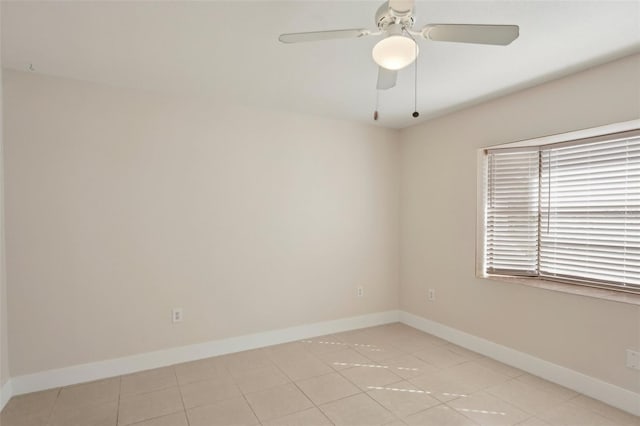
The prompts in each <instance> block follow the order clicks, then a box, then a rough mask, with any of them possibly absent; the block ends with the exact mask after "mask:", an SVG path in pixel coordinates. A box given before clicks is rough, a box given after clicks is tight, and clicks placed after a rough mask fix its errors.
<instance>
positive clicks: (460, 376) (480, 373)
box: [443, 361, 510, 393]
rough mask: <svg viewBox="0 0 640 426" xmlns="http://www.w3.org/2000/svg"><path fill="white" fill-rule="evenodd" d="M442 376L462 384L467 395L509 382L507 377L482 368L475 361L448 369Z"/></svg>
mask: <svg viewBox="0 0 640 426" xmlns="http://www.w3.org/2000/svg"><path fill="white" fill-rule="evenodd" d="M443 374H445V375H447V376H449V377H451V379H452V380H454V381H457V382H459V383H464V385H465V386H464V390H465V392H467V393H472V392H476V391H479V390H481V389H485V388H488V387H490V386H495V385H498V384H500V383H505V382H507V381H509V380H510V377H509V376H505V375H504V374H501V373H498V372H496V371H494V370H491V369H489V368H487V367H484V366H482V365H481V364H479V363H477V362H475V361H470V362H465V363H462V364H458V365H454V366H453V367H449V368H447V369H446V370H444V371H443Z"/></svg>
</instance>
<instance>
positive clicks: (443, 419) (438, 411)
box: [404, 405, 477, 426]
mask: <svg viewBox="0 0 640 426" xmlns="http://www.w3.org/2000/svg"><path fill="white" fill-rule="evenodd" d="M404 421H405V423H406V424H408V425H409V426H476V425H477V423H476V422H474V421H472V420H471V419H469V418H468V417H465V416H463V415H462V414H459V413H457V412H456V411H455V410H454V409H453V408H450V407H447V406H446V405H438V406H436V407H433V408H429V409H428V410H426V411H421V412H419V413H417V414H413V415H411V416H409V417H407V418H405V419H404Z"/></svg>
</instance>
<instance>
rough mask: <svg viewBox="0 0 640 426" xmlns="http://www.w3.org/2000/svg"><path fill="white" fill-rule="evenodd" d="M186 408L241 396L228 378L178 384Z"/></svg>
mask: <svg viewBox="0 0 640 426" xmlns="http://www.w3.org/2000/svg"><path fill="white" fill-rule="evenodd" d="M180 392H181V393H182V400H183V401H184V406H185V407H186V408H194V407H197V406H199V405H207V404H213V403H215V402H218V401H222V400H225V399H232V398H237V397H239V396H242V393H241V392H240V389H238V386H236V384H235V383H233V382H231V381H228V380H215V379H214V380H205V381H199V382H193V383H189V384H186V385H183V386H180Z"/></svg>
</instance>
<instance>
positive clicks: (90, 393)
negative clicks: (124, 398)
mask: <svg viewBox="0 0 640 426" xmlns="http://www.w3.org/2000/svg"><path fill="white" fill-rule="evenodd" d="M119 393H120V377H114V378H112V379H105V380H98V381H95V382H89V383H81V384H78V385H73V386H67V387H64V388H62V389H61V390H60V395H59V396H58V400H57V401H56V408H64V409H69V408H79V407H82V406H84V405H89V404H101V403H105V402H110V401H117V400H118V396H119Z"/></svg>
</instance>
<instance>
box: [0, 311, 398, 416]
mask: <svg viewBox="0 0 640 426" xmlns="http://www.w3.org/2000/svg"><path fill="white" fill-rule="evenodd" d="M398 321H400V311H387V312H379V313H374V314H368V315H362V316H358V317H350V318H343V319H338V320H333V321H323V322H318V323H314V324H305V325H300V326H296V327H290V328H284V329H280V330H272V331H266V332H262V333H255V334H248V335H245V336H238V337H232V338H228V339H222V340H215V341H210V342H205V343H198V344H194V345H188V346H181V347H177V348H171V349H165V350H161V351H156V352H148V353H143V354H139V355H132V356H128V357H123V358H116V359H109V360H105V361H98V362H92V363H89V364H81V365H74V366H71V367H65V368H60V369H56V370H47V371H41V372H38V373H34V374H29V375H24V376H17V377H13V378H12V379H11V387H10V389H11V390H12V395H21V394H24V393H29V392H36V391H39V390H44V389H51V388H57V387H61V386H68V385H73V384H76V383H83V382H89V381H93V380H99V379H105V378H108V377H115V376H120V375H123V374H130V373H135V372H138V371H142V370H148V369H152V368H159V367H166V366H168V365H173V364H179V363H183V362H189V361H195V360H198V359H203V358H209V357H212V356H218V355H224V354H228V353H233V352H239V351H245V350H249V349H256V348H261V347H264V346H270V345H277V344H280V343H286V342H291V341H295V340H301V339H308V338H310V337H315V336H322V335H325V334H331V333H338V332H341V331H349V330H355V329H358V328H364V327H372V326H375V325H381V324H389V323H392V322H398ZM3 397H4V392H3ZM8 399H9V398H7V400H8ZM2 407H4V404H3V405H2V406H1V407H0V409H1V408H2Z"/></svg>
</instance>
